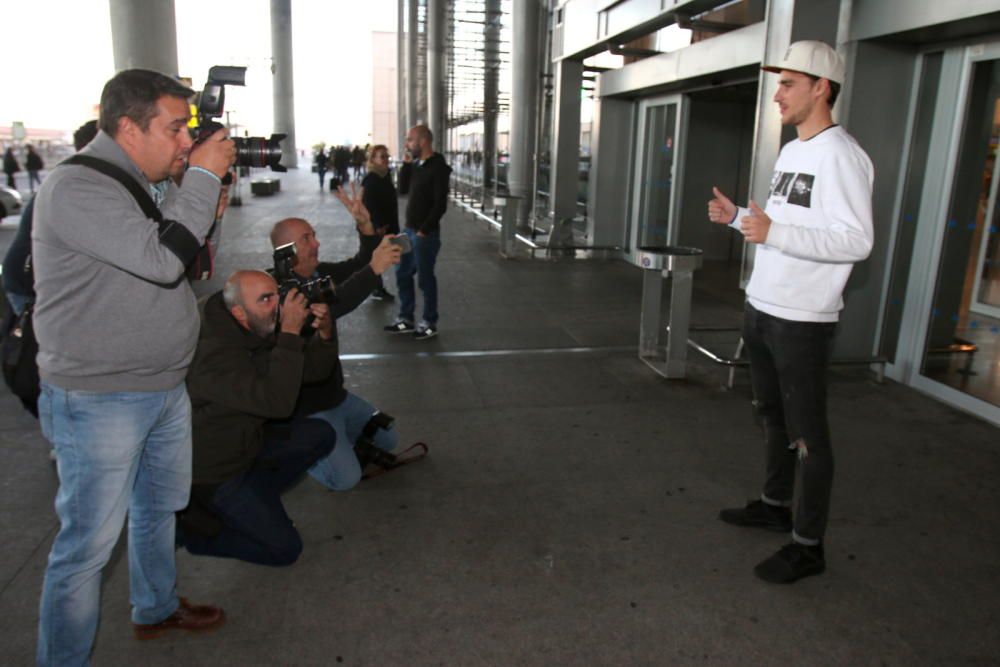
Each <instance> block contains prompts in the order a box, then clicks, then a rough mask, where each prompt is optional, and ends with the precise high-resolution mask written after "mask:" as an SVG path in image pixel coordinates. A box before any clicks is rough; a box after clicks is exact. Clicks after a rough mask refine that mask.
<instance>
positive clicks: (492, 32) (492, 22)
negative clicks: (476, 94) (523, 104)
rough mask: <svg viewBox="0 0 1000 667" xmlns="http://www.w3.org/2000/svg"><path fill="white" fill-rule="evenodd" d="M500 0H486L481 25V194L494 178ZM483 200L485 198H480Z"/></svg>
mask: <svg viewBox="0 0 1000 667" xmlns="http://www.w3.org/2000/svg"><path fill="white" fill-rule="evenodd" d="M502 17H503V12H502V10H501V8H500V0H486V14H485V19H484V25H483V42H484V45H483V145H482V150H483V194H484V195H485V194H486V193H488V192H492V190H493V186H494V179H495V178H496V160H497V115H498V114H499V113H500V106H499V104H500V100H499V94H500V93H499V89H500V85H499V82H500V23H501V19H502ZM482 201H485V197H483V199H482Z"/></svg>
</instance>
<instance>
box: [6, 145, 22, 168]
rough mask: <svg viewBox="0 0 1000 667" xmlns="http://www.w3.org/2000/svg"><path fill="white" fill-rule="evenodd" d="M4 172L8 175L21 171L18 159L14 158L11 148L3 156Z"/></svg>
mask: <svg viewBox="0 0 1000 667" xmlns="http://www.w3.org/2000/svg"><path fill="white" fill-rule="evenodd" d="M3 170H4V172H6V173H8V174H14V173H17V172H19V171H21V165H20V164H19V163H18V161H17V158H16V157H14V151H12V150H11V149H9V148H8V149H7V151H6V152H5V153H4V154H3Z"/></svg>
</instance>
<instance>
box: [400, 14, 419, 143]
mask: <svg viewBox="0 0 1000 667" xmlns="http://www.w3.org/2000/svg"><path fill="white" fill-rule="evenodd" d="M417 2H418V0H406V8H407V9H406V127H407V128H411V127H413V126H414V125H416V124H417V123H418V122H419V121H420V119H419V118H418V115H417V106H418V105H417V95H418V93H417V80H418V78H419V77H418V76H417V39H418V35H417ZM403 145H404V146H405V142H404V144H403Z"/></svg>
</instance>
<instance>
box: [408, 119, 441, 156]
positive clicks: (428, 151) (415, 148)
mask: <svg viewBox="0 0 1000 667" xmlns="http://www.w3.org/2000/svg"><path fill="white" fill-rule="evenodd" d="M406 150H407V151H409V152H410V155H411V156H413V159H415V160H426V159H427V158H429V157H430V156H431V155H433V154H434V135H433V134H432V133H431V128H429V127H427V126H426V125H414V126H413V127H411V128H410V129H409V130H408V131H407V133H406Z"/></svg>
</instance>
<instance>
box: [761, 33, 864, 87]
mask: <svg viewBox="0 0 1000 667" xmlns="http://www.w3.org/2000/svg"><path fill="white" fill-rule="evenodd" d="M760 68H761V69H762V70H764V71H765V72H781V70H791V71H793V72H802V73H803V74H812V75H813V76H818V77H820V78H821V79H828V80H830V81H832V82H833V83H836V84H838V85H843V83H844V61H843V59H842V58H841V57H840V55H839V54H838V53H837V52H836V51H834V50H833V48H832V47H831V46H830V45H829V44H827V43H826V42H816V41H812V40H805V41H802V42H795V43H793V44H792V45H791V46H789V47H788V50H787V51H785V57H784V58H782V59H781V62H779V63H777V64H776V65H761V67H760Z"/></svg>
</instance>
